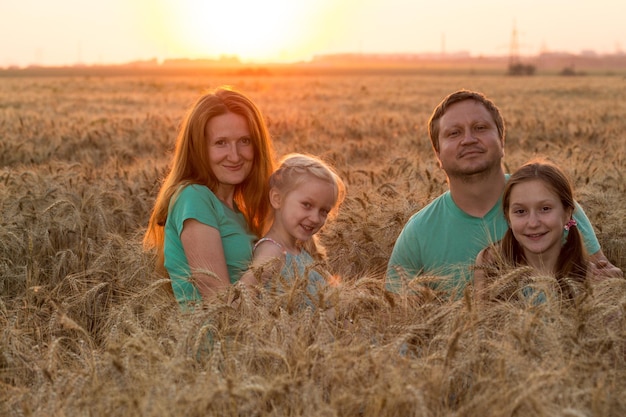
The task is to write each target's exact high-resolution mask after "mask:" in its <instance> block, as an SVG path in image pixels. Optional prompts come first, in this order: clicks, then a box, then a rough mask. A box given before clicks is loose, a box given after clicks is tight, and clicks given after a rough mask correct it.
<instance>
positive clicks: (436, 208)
mask: <svg viewBox="0 0 626 417" xmlns="http://www.w3.org/2000/svg"><path fill="white" fill-rule="evenodd" d="M449 198H450V191H446V192H445V193H443V194H441V195H440V196H438V197H437V198H435V199H434V200H432V201H431V202H430V203H428V204H426V205H425V206H424V207H422V208H421V209H419V210H418V211H417V212H416V213H415V214H413V215H412V216H411V218H410V219H409V222H421V221H423V219H425V218H430V217H432V216H438V215H440V214H442V213H444V212H445V211H446V210H447V202H446V201H447V199H449Z"/></svg>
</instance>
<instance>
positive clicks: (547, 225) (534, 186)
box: [508, 179, 572, 267]
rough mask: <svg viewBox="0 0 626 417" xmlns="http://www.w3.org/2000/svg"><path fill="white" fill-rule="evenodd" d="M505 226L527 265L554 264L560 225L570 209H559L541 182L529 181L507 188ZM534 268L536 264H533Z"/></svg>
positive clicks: (556, 256) (561, 204) (569, 215)
mask: <svg viewBox="0 0 626 417" xmlns="http://www.w3.org/2000/svg"><path fill="white" fill-rule="evenodd" d="M509 200H510V204H509V211H508V218H509V224H510V227H511V231H512V232H513V235H514V236H515V239H516V240H517V241H518V242H519V244H520V246H521V247H522V248H523V250H524V255H525V256H526V259H527V260H528V262H529V263H530V264H531V265H533V260H540V261H543V263H544V264H548V265H550V264H554V263H555V262H556V260H557V258H558V256H559V253H560V251H561V246H562V238H563V231H564V226H565V224H566V223H567V222H568V220H569V219H570V218H571V216H572V209H571V208H565V207H563V203H561V199H560V198H559V196H558V195H556V194H555V192H554V191H553V190H552V189H551V188H550V187H548V186H547V185H546V183H545V182H543V181H541V180H538V179H533V180H530V181H525V182H521V183H519V184H516V185H514V186H513V188H512V189H511V193H510V198H509ZM534 266H536V267H538V266H539V265H534Z"/></svg>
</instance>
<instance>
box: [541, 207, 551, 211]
mask: <svg viewBox="0 0 626 417" xmlns="http://www.w3.org/2000/svg"><path fill="white" fill-rule="evenodd" d="M541 210H542V211H550V210H552V207H550V206H543V207H542V208H541Z"/></svg>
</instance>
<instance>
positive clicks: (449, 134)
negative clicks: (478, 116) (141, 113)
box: [446, 129, 461, 138]
mask: <svg viewBox="0 0 626 417" xmlns="http://www.w3.org/2000/svg"><path fill="white" fill-rule="evenodd" d="M460 133H461V131H460V130H458V129H453V130H449V131H448V132H447V134H446V137H448V138H454V137H456V136H458V135H459V134H460Z"/></svg>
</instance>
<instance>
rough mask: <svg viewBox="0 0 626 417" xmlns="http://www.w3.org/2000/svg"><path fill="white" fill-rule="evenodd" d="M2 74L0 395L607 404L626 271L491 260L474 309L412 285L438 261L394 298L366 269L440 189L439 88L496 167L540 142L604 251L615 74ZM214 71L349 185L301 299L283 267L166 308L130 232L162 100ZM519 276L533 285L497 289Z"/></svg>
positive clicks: (281, 137) (302, 407)
mask: <svg viewBox="0 0 626 417" xmlns="http://www.w3.org/2000/svg"><path fill="white" fill-rule="evenodd" d="M2 81H3V82H2V83H0V97H2V99H0V126H2V135H3V137H2V141H0V330H1V331H2V338H1V339H0V352H1V354H0V413H2V414H3V415H16V416H17V415H26V416H29V415H36V416H38V415H86V414H89V415H94V416H99V415H121V414H128V415H147V416H161V415H173V414H182V415H189V416H196V415H198V416H207V415H216V416H218V415H219V416H244V415H245V416H302V415H318V416H352V415H354V416H391V415H394V416H396V415H402V416H439V415H456V416H474V415H538V416H552V415H563V416H579V415H603V416H621V415H626V399H625V398H624V396H623V393H624V392H625V391H626V311H625V310H626V280H623V279H607V280H604V281H602V282H597V283H594V284H593V285H591V286H590V287H589V288H587V289H582V290H581V291H580V296H579V297H578V298H576V300H575V301H573V302H569V303H562V302H560V300H559V299H558V297H556V296H552V295H551V294H552V293H551V291H552V288H554V282H553V281H551V280H550V279H548V278H545V277H534V278H532V277H531V278H528V279H527V278H526V277H525V278H524V279H521V277H522V275H523V272H524V271H519V270H517V271H512V272H511V273H510V274H509V275H508V276H504V277H500V279H499V280H497V281H496V282H494V283H493V285H492V286H490V287H489V288H488V289H487V290H488V292H489V293H490V294H491V299H492V300H493V301H492V302H490V303H489V306H488V307H487V308H484V307H482V306H481V308H477V307H478V306H476V305H474V301H473V298H472V296H471V288H468V289H467V291H465V292H464V293H463V294H462V296H461V297H458V299H456V298H455V299H453V300H450V299H449V297H446V296H445V294H443V293H441V292H439V291H436V290H433V289H432V287H431V286H430V285H428V283H429V282H436V281H438V280H440V279H441V277H437V276H427V277H422V278H420V279H418V280H413V281H409V280H406V282H405V287H406V288H407V289H411V290H412V292H413V293H414V295H413V296H409V295H406V294H402V295H395V296H394V295H390V294H389V293H387V292H385V291H384V282H383V276H384V271H385V268H386V262H387V259H388V257H389V254H390V253H391V250H392V247H393V244H394V241H395V238H396V237H397V235H398V234H399V232H400V230H401V228H402V226H403V225H404V224H405V222H406V221H407V220H408V218H409V217H410V216H411V215H412V214H413V213H414V212H416V211H417V210H418V209H419V208H421V207H423V206H424V205H425V204H427V203H428V202H429V201H431V200H432V199H433V198H434V197H436V196H437V195H438V194H439V193H441V192H442V191H443V190H445V189H446V185H445V176H444V175H443V172H442V171H441V170H440V169H439V168H438V167H437V164H436V161H435V158H434V155H433V152H432V149H431V145H430V142H429V140H428V138H427V133H426V121H427V120H428V117H429V115H430V112H431V110H432V108H433V107H434V106H435V105H436V104H437V103H438V102H439V100H441V98H443V97H444V96H445V95H446V94H448V93H450V92H452V91H453V90H456V89H458V88H470V89H475V90H480V91H483V92H485V93H486V94H487V95H488V96H490V97H491V98H493V99H494V101H495V102H496V104H498V105H499V106H500V107H501V108H502V110H503V112H504V115H505V119H506V122H507V128H508V134H507V144H506V159H505V166H506V167H507V169H508V170H513V169H515V168H516V167H517V166H519V165H520V164H521V163H523V162H525V161H526V160H527V159H529V158H530V157H532V156H533V155H535V154H537V153H541V154H545V155H547V156H549V157H550V158H552V159H554V160H556V161H557V162H558V163H559V164H561V165H562V166H563V167H564V168H565V169H566V170H567V171H568V173H569V174H570V175H571V176H572V178H573V179H574V182H575V186H576V190H577V198H578V200H579V201H580V203H581V204H582V205H583V207H584V208H585V210H586V212H587V214H588V216H589V217H590V219H591V220H592V223H593V224H594V226H595V227H596V230H597V235H598V237H599V240H600V243H601V245H602V247H603V249H604V252H605V253H606V254H607V255H608V256H609V258H610V259H611V260H612V261H613V262H614V263H615V264H616V265H617V266H619V267H621V268H622V269H625V268H626V252H625V251H624V247H626V232H625V219H626V209H624V208H623V200H624V192H625V191H626V185H625V184H626V183H625V182H624V174H623V170H624V166H625V165H624V161H625V160H626V140H625V138H624V132H626V118H624V117H623V116H624V108H623V97H625V96H626V84H624V82H623V80H621V79H620V78H619V77H592V76H589V77H578V78H560V77H550V76H545V77H530V78H512V77H504V76H481V75H477V74H473V75H468V76H462V75H457V76H435V75H407V74H395V75H394V74H390V75H388V76H385V77H380V76H375V75H367V74H365V73H356V74H354V75H345V76H339V75H333V76H330V75H326V76H323V75H319V76H317V75H309V76H299V75H290V76H282V77H281V76H258V77H252V76H230V77H228V76H219V77H218V76H212V75H211V74H205V75H199V76H196V77H174V76H171V77H161V78H158V77H154V78H140V77H136V78H133V77H128V78H125V77H117V78H116V77H110V78H106V77H93V78H80V77H59V78H27V77H24V78H19V77H17V78H5V79H3V80H2ZM222 84H230V85H233V86H235V87H237V88H240V89H242V90H243V91H245V92H247V93H248V94H250V96H252V97H253V99H254V100H255V101H256V102H258V103H259V105H260V107H261V108H262V110H263V112H264V113H265V114H266V117H267V121H268V124H269V127H270V131H271V133H272V136H273V137H274V139H275V145H276V150H277V152H278V154H284V153H287V152H293V151H298V152H310V153H315V154H319V155H321V156H322V157H324V158H325V159H327V160H329V161H330V162H331V163H332V164H333V165H334V166H336V167H337V169H338V171H339V172H340V173H341V175H342V177H343V178H344V179H345V182H346V184H347V185H348V195H347V198H346V200H345V202H344V204H343V205H342V207H341V209H340V212H339V214H338V216H337V217H336V218H335V219H333V220H332V221H331V222H329V224H327V226H326V227H325V229H324V230H323V231H322V232H321V241H322V243H323V244H324V245H325V246H326V248H327V250H328V253H329V265H330V269H331V271H330V272H332V273H333V274H334V275H335V277H336V280H335V282H334V285H333V286H331V287H328V288H326V289H323V290H321V291H320V293H319V295H318V296H317V297H313V298H312V299H311V300H309V302H310V304H312V306H308V307H307V298H306V295H305V293H304V287H305V285H304V281H303V280H300V281H297V285H295V286H293V287H292V288H291V289H290V290H289V291H283V292H280V291H271V290H269V289H261V290H260V293H261V300H260V301H259V299H258V298H257V297H255V296H253V295H252V294H250V293H249V292H248V291H246V290H245V288H243V287H242V286H235V287H233V288H232V289H231V292H230V293H229V294H226V295H225V296H224V297H222V298H220V299H219V300H217V301H216V302H215V303H214V304H212V305H211V306H208V307H206V308H203V309H197V310H196V311H193V312H188V313H182V312H181V311H180V310H179V308H178V305H177V304H176V302H175V301H174V300H173V297H172V295H171V290H170V289H169V281H168V280H167V279H165V278H163V277H161V276H159V275H158V274H155V273H154V270H153V263H154V254H151V253H145V252H144V251H143V249H142V246H141V236H142V233H143V231H144V230H145V227H146V225H147V221H148V216H149V213H150V210H151V208H152V204H153V203H154V199H155V196H156V193H157V191H158V186H159V181H160V180H161V179H162V178H163V176H164V175H165V173H166V172H167V168H168V161H169V156H170V155H171V152H172V150H173V143H174V138H175V136H176V129H177V127H178V123H179V120H180V119H181V117H182V115H183V113H184V111H185V110H186V108H187V107H188V106H189V105H190V104H191V103H192V101H193V100H194V99H195V98H196V96H197V94H199V93H200V92H201V91H202V90H204V89H209V88H214V87H216V86H218V85H222ZM277 279H278V278H277ZM526 284H528V285H532V286H534V287H536V288H537V289H538V290H540V291H541V292H544V293H546V294H549V295H550V296H549V297H547V299H546V302H544V303H535V304H534V303H532V302H529V301H528V300H526V299H525V298H524V297H519V296H518V295H519V291H520V288H521V286H523V285H526ZM234 297H238V300H239V303H238V304H237V306H236V307H232V306H231V305H229V304H228V303H227V300H229V299H232V298H234ZM503 299H504V300H507V301H502V300H503ZM329 311H332V312H333V314H328V313H329Z"/></svg>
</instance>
